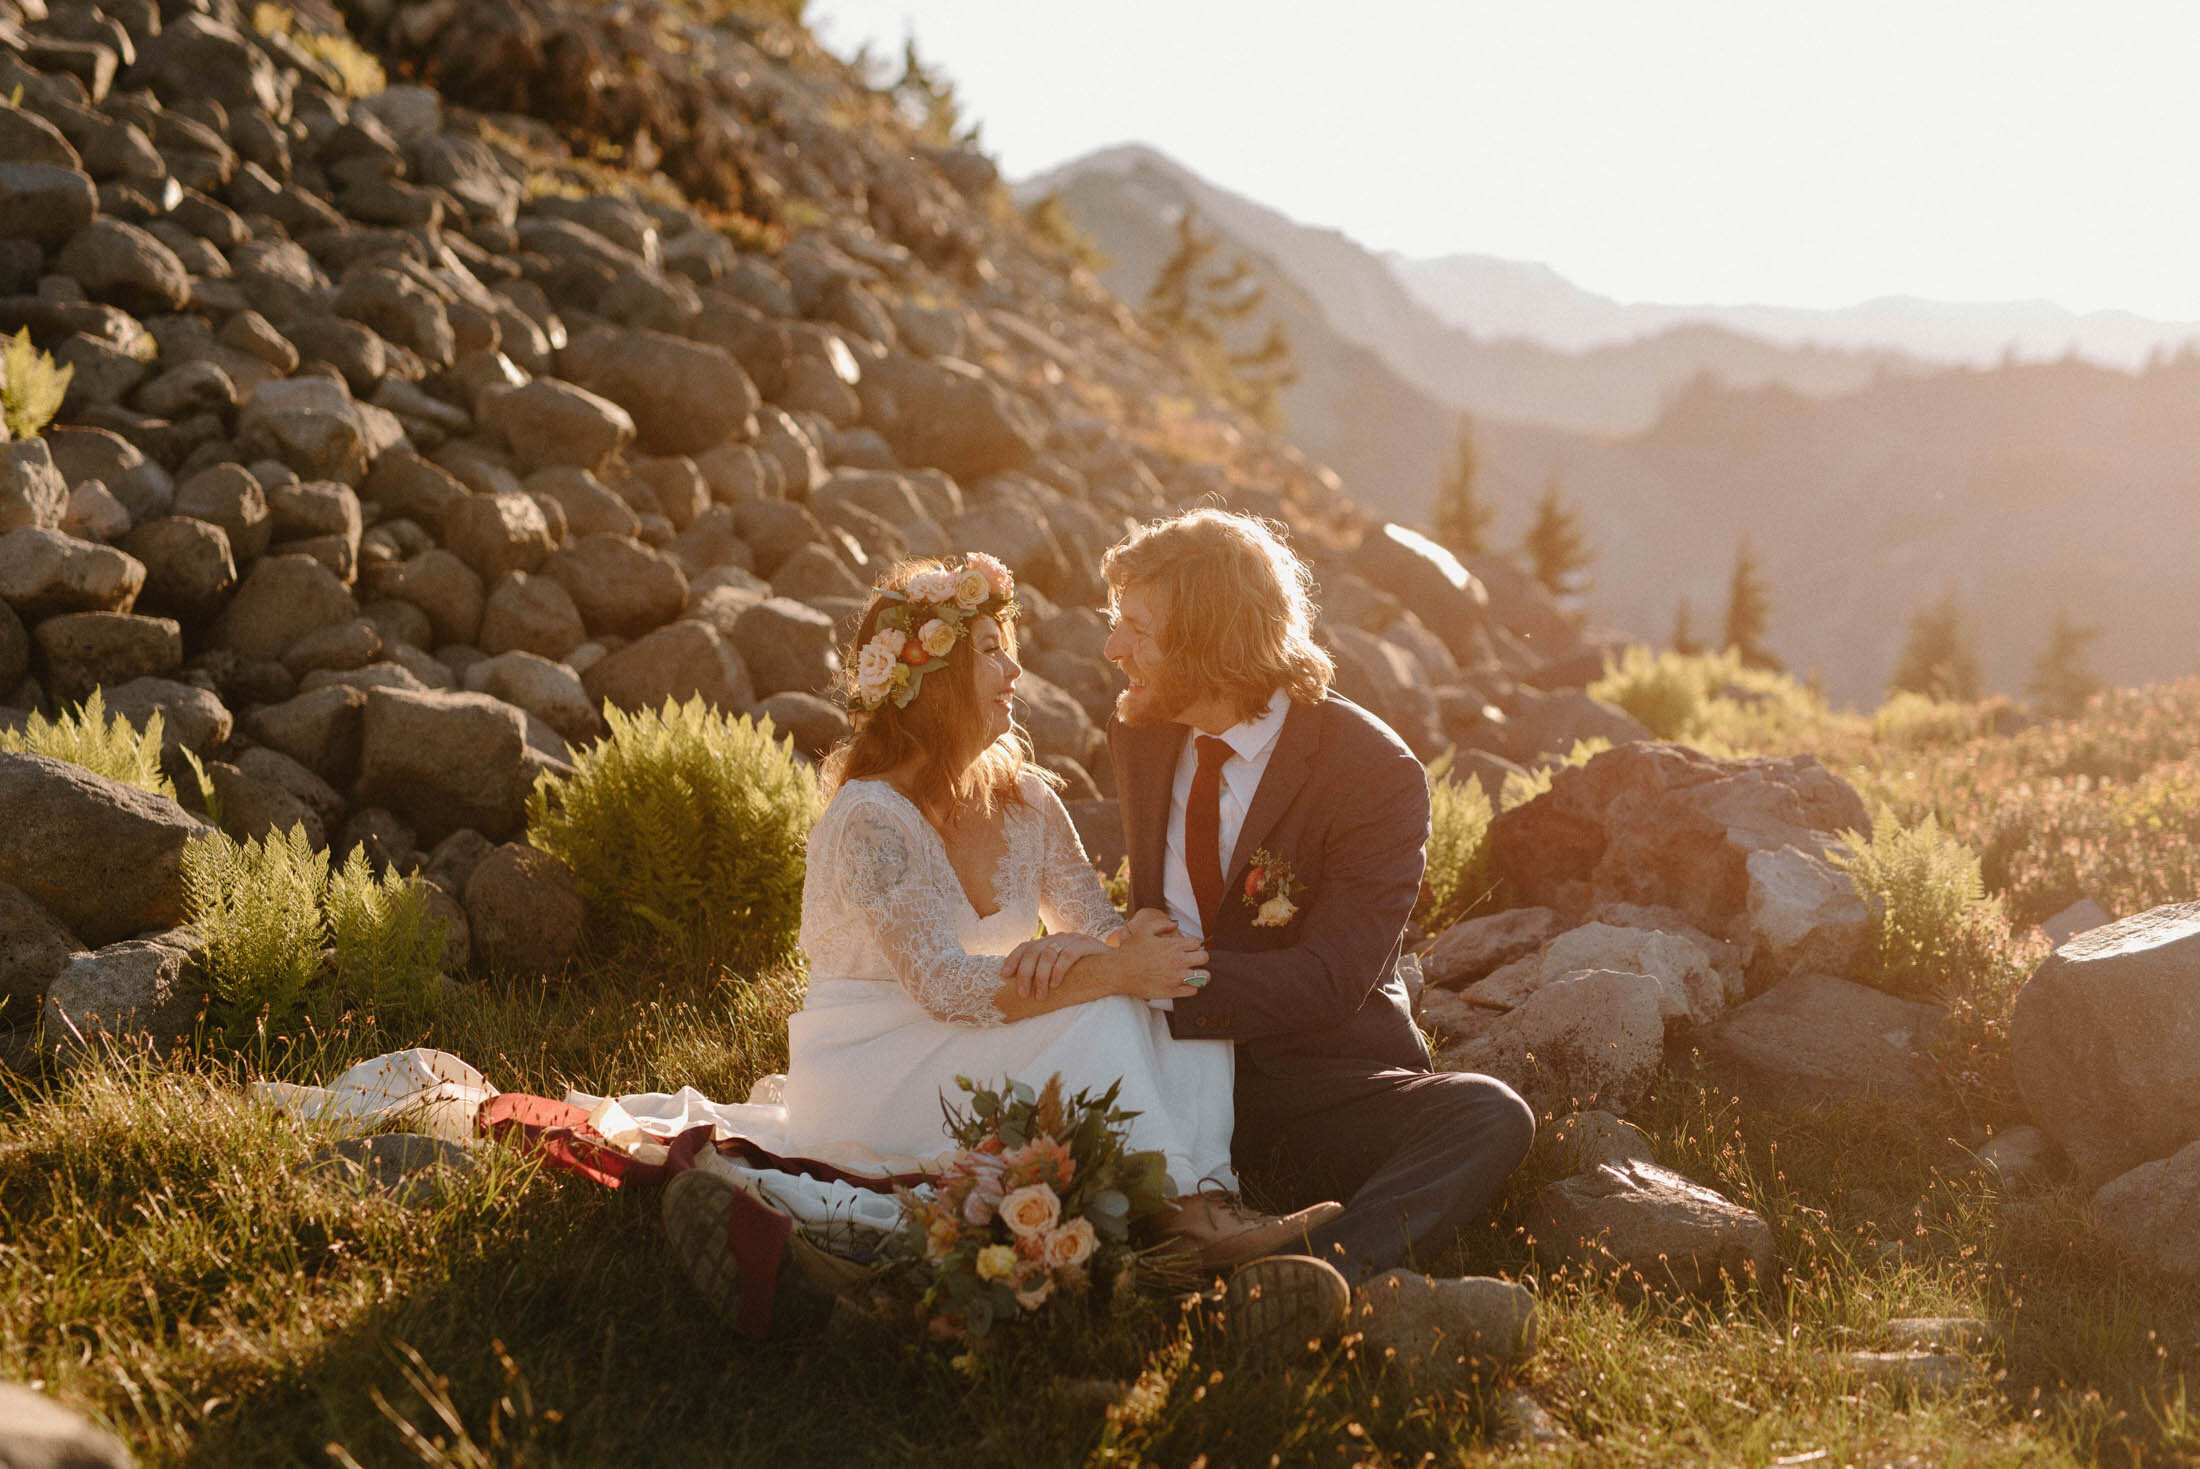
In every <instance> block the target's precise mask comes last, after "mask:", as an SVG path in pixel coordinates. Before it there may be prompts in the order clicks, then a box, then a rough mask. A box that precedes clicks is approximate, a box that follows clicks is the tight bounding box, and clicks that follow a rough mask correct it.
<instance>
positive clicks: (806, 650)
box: [733, 597, 840, 695]
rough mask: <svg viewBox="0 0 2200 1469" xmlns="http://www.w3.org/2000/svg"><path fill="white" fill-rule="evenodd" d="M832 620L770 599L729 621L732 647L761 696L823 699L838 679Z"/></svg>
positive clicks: (784, 600) (787, 601)
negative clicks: (794, 695)
mask: <svg viewBox="0 0 2200 1469" xmlns="http://www.w3.org/2000/svg"><path fill="white" fill-rule="evenodd" d="M838 643H839V637H838V635H837V634H836V632H835V631H834V628H833V620H832V619H831V618H830V617H827V616H826V615H825V614H824V613H822V612H820V611H818V610H817V609H816V608H814V607H806V606H804V605H803V604H802V603H800V602H796V601H793V600H791V599H789V598H786V597H769V598H766V599H765V600H764V601H761V602H759V603H757V604H756V605H755V606H753V607H750V608H748V609H746V610H745V611H743V612H742V613H741V614H740V615H739V616H738V617H736V618H735V619H734V623H733V646H734V648H735V650H736V651H738V652H739V653H740V655H741V661H742V662H743V663H744V664H746V665H747V666H748V670H749V678H750V680H751V682H753V683H754V684H755V686H756V692H757V693H758V694H760V695H769V694H777V693H782V692H788V691H792V692H796V693H805V694H816V693H822V692H824V691H825V690H827V689H830V688H831V687H832V686H833V684H834V682H835V680H837V679H838V678H839V677H840V653H839V650H838V646H837V645H838Z"/></svg>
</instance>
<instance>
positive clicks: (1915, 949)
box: [1833, 809, 2001, 995]
mask: <svg viewBox="0 0 2200 1469" xmlns="http://www.w3.org/2000/svg"><path fill="white" fill-rule="evenodd" d="M1840 838H1841V841H1842V843H1843V844H1844V845H1845V847H1846V850H1845V851H1836V852H1835V853H1834V854H1833V862H1834V864H1835V865H1836V866H1838V867H1840V868H1841V869H1842V870H1843V871H1844V872H1846V873H1848V875H1849V880H1850V881H1851V882H1853V883H1854V884H1855V885H1856V891H1857V893H1858V895H1859V896H1861V897H1862V898H1863V899H1864V902H1865V904H1866V906H1868V907H1869V908H1870V909H1871V913H1872V937H1873V943H1872V957H1871V960H1870V964H1871V970H1870V973H1869V974H1867V975H1866V976H1865V977H1866V978H1867V979H1869V980H1870V981H1871V983H1873V984H1874V985H1875V986H1877V987H1878V988H1880V989H1884V990H1887V991H1890V992H1892V993H1895V994H1908V995H1926V994H1943V993H1949V992H1952V991H1955V990H1957V989H1960V988H1962V986H1963V984H1964V982H1965V980H1966V979H1967V978H1968V977H1969V975H1970V973H1971V971H1973V970H1974V969H1976V968H1977V967H1978V966H1980V965H1982V964H1985V963H1988V962H1990V960H1991V956H1992V952H1993V946H1994V940H1995V936H1996V933H1997V931H1998V930H1999V928H2000V927H2001V906H2000V901H1999V900H1998V899H1993V898H1989V897H1987V896H1986V883H1985V880H1984V879H1983V878H1982V876H1981V875H1980V872H1979V859H1978V858H1977V856H1975V855H1974V854H1973V853H1972V852H1971V850H1970V849H1969V848H1968V847H1966V846H1964V845H1963V843H1962V842H1960V841H1958V840H1957V839H1956V838H1955V837H1954V836H1953V835H1952V834H1950V833H1949V832H1947V831H1944V830H1942V828H1941V825H1940V823H1939V821H1938V820H1937V819H1935V818H1934V817H1932V816H1927V817H1926V818H1925V819H1924V820H1922V821H1920V822H1919V823H1918V824H1917V825H1915V826H1904V825H1902V824H1901V823H1900V822H1899V821H1897V820H1896V819H1895V817H1894V814H1893V813H1892V812H1891V811H1888V810H1885V809H1882V810H1881V811H1880V813H1879V816H1878V820H1877V823H1876V825H1875V826H1874V828H1873V832H1872V835H1871V836H1869V837H1866V836H1863V835H1862V834H1861V833H1858V832H1854V831H1844V832H1842V833H1841V834H1840Z"/></svg>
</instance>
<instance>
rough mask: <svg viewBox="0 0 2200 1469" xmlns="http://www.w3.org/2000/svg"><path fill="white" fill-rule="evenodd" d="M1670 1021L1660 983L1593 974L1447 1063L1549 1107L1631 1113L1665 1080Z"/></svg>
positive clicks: (1528, 1004) (1538, 996) (1542, 997)
mask: <svg viewBox="0 0 2200 1469" xmlns="http://www.w3.org/2000/svg"><path fill="white" fill-rule="evenodd" d="M1664 1044H1665V1021H1664V1018H1663V1015H1662V1014H1661V1011H1660V1006H1659V986H1658V983H1657V981H1656V980H1654V979H1650V978H1648V977H1646V976H1644V975H1640V974H1623V973H1617V972H1614V971H1610V970H1593V971H1590V972H1588V973H1585V974H1574V975H1569V976H1567V977H1565V978H1563V979H1556V980H1553V981H1551V982H1550V983H1549V984H1546V985H1544V986H1543V987H1542V988H1541V989H1538V990H1537V991H1535V993H1533V994H1532V995H1530V996H1528V997H1527V999H1526V1000H1524V1001H1523V1002H1522V1003H1521V1005H1520V1006H1519V1008H1517V1009H1515V1010H1512V1011H1509V1012H1507V1013H1506V1014H1505V1016H1504V1017H1503V1018H1502V1019H1501V1020H1500V1021H1499V1022H1498V1023H1497V1024H1496V1025H1495V1026H1493V1027H1492V1028H1491V1029H1490V1031H1489V1032H1488V1033H1487V1034H1485V1035H1483V1036H1482V1037H1481V1038H1479V1039H1477V1040H1475V1041H1473V1042H1470V1043H1469V1044H1467V1045H1465V1046H1463V1047H1461V1048H1459V1049H1458V1050H1457V1051H1455V1052H1451V1053H1448V1054H1447V1056H1446V1062H1447V1065H1448V1066H1449V1069H1451V1070H1455V1071H1479V1072H1482V1073H1484V1074H1486V1075H1489V1076H1494V1077H1496V1078H1497V1079H1498V1080H1500V1081H1503V1082H1506V1083H1508V1084H1509V1085H1511V1086H1512V1087H1513V1088H1514V1089H1515V1090H1517V1091H1519V1092H1520V1093H1521V1095H1523V1096H1525V1097H1527V1098H1528V1099H1529V1100H1530V1101H1531V1102H1534V1103H1535V1104H1536V1105H1537V1107H1538V1110H1541V1109H1542V1108H1543V1107H1544V1106H1546V1105H1558V1104H1563V1103H1569V1102H1570V1103H1572V1104H1574V1105H1576V1106H1581V1105H1587V1104H1590V1103H1594V1104H1596V1105H1599V1106H1602V1107H1604V1108H1605V1109H1606V1110H1608V1111H1612V1112H1617V1113H1621V1114H1624V1113H1625V1112H1626V1111H1627V1109H1628V1108H1630V1107H1632V1106H1633V1105H1634V1104H1635V1103H1636V1102H1638V1101H1640V1100H1641V1099H1642V1098H1643V1096H1644V1095H1646V1094H1647V1093H1648V1091H1649V1089H1650V1084H1651V1082H1652V1081H1654V1080H1655V1079H1656V1077H1657V1072H1658V1064H1659V1062H1660V1060H1661V1059H1662V1058H1663V1056H1664Z"/></svg>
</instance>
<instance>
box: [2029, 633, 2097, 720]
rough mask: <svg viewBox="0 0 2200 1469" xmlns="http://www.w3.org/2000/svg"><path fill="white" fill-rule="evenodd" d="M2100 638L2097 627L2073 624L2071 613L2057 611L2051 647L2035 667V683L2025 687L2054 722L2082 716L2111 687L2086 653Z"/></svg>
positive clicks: (2049, 635) (2049, 644) (2049, 634)
mask: <svg viewBox="0 0 2200 1469" xmlns="http://www.w3.org/2000/svg"><path fill="white" fill-rule="evenodd" d="M2100 635H2101V630H2100V629H2099V628H2097V627H2084V626H2081V625H2079V624H2078V623H2075V622H2072V621H2071V620H2070V613H2069V611H2068V610H2067V609H2064V608H2061V607H2058V608H2056V609H2055V626H2054V627H2053V628H2052V629H2051V630H2050V631H2049V632H2048V634H2047V647H2046V649H2045V650H2043V651H2042V652H2041V654H2040V656H2039V661H2038V662H2036V663H2034V664H2033V665H2032V679H2031V682H2029V683H2027V684H2026V685H2025V686H2024V691H2025V692H2026V693H2028V694H2030V695H2031V696H2032V702H2033V703H2034V704H2035V705H2037V706H2038V707H2039V711H2040V712H2041V713H2042V714H2045V715H2047V716H2048V717H2049V718H2051V719H2068V718H2071V717H2072V716H2073V715H2077V714H2082V713H2083V712H2085V705H2086V700H2088V699H2090V698H2092V697H2093V696H2094V695H2095V694H2097V693H2099V692H2100V691H2101V690H2102V689H2104V688H2106V687H2107V684H2106V682H2105V681H2104V680H2103V679H2102V678H2101V676H2100V674H2099V673H2098V672H2096V671H2095V670H2094V667H2093V660H2092V659H2091V658H2090V657H2089V656H2087V652H2086V650H2087V649H2088V648H2089V647H2091V646H2092V643H2093V640H2094V639H2095V638H2097V637H2099V636H2100Z"/></svg>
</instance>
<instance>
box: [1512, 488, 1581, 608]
mask: <svg viewBox="0 0 2200 1469" xmlns="http://www.w3.org/2000/svg"><path fill="white" fill-rule="evenodd" d="M1520 549H1521V552H1522V554H1524V555H1525V556H1526V557H1527V558H1528V569H1529V571H1530V572H1532V573H1533V574H1534V576H1535V579H1536V580H1537V581H1538V582H1540V583H1542V585H1543V589H1544V590H1545V591H1547V592H1549V593H1550V594H1551V595H1552V596H1554V597H1566V596H1572V595H1575V594H1577V593H1579V592H1582V591H1584V590H1586V589H1587V588H1588V585H1589V579H1588V578H1587V577H1586V576H1583V575H1581V572H1582V571H1583V570H1584V569H1585V568H1586V567H1587V566H1588V565H1589V563H1590V562H1591V561H1593V560H1595V559H1596V553H1595V552H1593V551H1591V550H1590V549H1589V547H1588V538H1587V535H1586V534H1585V533H1584V532H1583V530H1582V528H1581V512H1580V511H1578V510H1576V509H1575V508H1574V507H1573V506H1571V505H1569V504H1567V503H1566V499H1565V495H1564V493H1563V492H1562V491H1561V490H1560V488H1559V483H1558V476H1557V475H1552V476H1551V479H1550V483H1548V484H1546V485H1545V486H1544V487H1543V498H1542V499H1540V500H1538V501H1536V504H1535V521H1534V523H1533V524H1531V525H1530V526H1529V527H1528V534H1527V535H1526V537H1524V538H1523V539H1522V541H1521V543H1520Z"/></svg>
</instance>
